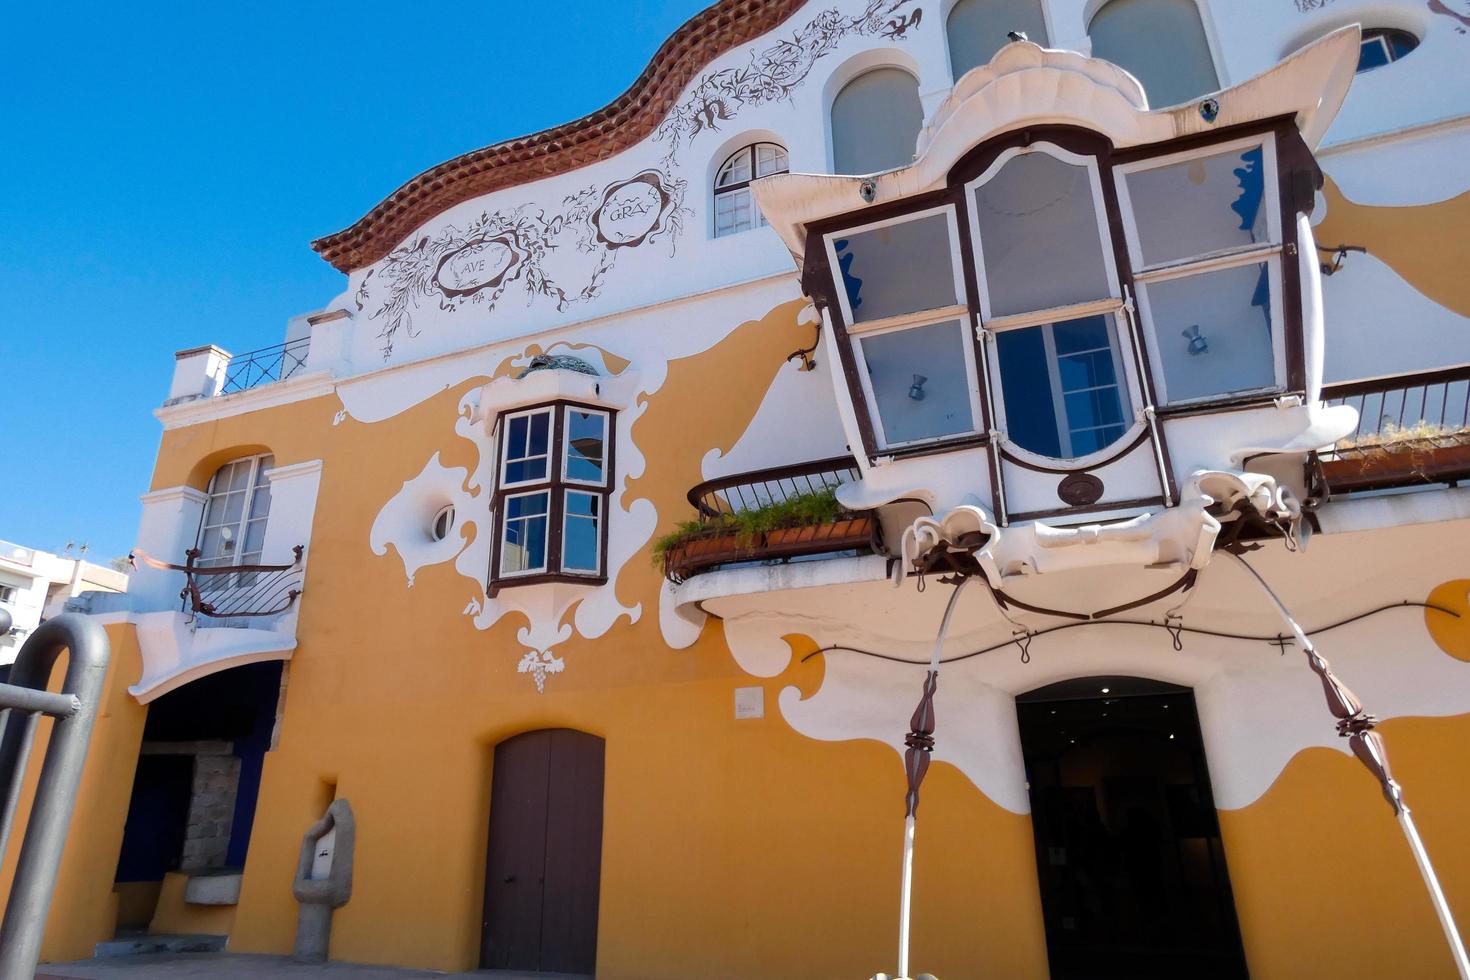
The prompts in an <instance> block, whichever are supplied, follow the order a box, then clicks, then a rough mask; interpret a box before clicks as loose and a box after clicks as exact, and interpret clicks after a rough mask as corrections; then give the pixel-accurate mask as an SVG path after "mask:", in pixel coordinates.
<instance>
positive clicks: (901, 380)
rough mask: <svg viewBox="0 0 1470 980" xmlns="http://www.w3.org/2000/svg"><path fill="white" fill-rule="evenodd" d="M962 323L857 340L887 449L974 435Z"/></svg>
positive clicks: (963, 324) (966, 349)
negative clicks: (950, 437) (962, 435)
mask: <svg viewBox="0 0 1470 980" xmlns="http://www.w3.org/2000/svg"><path fill="white" fill-rule="evenodd" d="M965 333H966V331H965V323H964V321H963V320H946V321H944V322H942V323H932V324H929V325H927V326H922V327H911V328H909V329H906V330H892V331H888V332H885V333H878V334H865V335H859V338H858V341H857V343H858V349H859V351H860V353H861V363H862V365H863V369H864V371H865V372H866V380H867V385H868V388H869V391H870V392H871V397H870V398H869V404H870V405H872V406H873V407H874V408H875V409H876V415H877V422H878V426H879V429H880V432H881V434H882V438H883V442H884V444H885V445H888V446H895V445H902V444H906V443H913V442H921V441H924V440H929V439H939V438H943V437H945V436H953V435H961V434H965V433H969V432H973V431H975V422H974V413H973V408H972V405H973V399H972V397H971V382H970V371H971V368H970V365H971V356H970V353H969V346H968V344H967V343H966V337H965Z"/></svg>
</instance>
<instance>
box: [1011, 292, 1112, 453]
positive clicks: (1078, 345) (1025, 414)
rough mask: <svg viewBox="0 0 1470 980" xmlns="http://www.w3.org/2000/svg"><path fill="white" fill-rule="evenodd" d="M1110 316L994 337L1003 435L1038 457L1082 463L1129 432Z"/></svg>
mask: <svg viewBox="0 0 1470 980" xmlns="http://www.w3.org/2000/svg"><path fill="white" fill-rule="evenodd" d="M1114 333H1115V327H1114V322H1113V318H1112V317H1111V316H1090V317H1084V318H1082V319H1078V320H1069V321H1066V322H1063V323H1056V324H1051V323H1044V324H1041V325H1039V326H1034V327H1024V328H1021V329H1016V330H1006V331H1003V332H1001V333H999V334H997V335H996V350H997V353H998V355H999V360H1000V375H1001V391H1002V394H1003V395H1004V404H1005V410H1006V430H1007V434H1008V435H1009V436H1010V438H1011V441H1012V442H1014V443H1015V444H1016V445H1018V446H1020V447H1021V448H1023V449H1028V450H1030V451H1031V452H1034V453H1039V454H1041V455H1043V456H1052V457H1073V456H1085V455H1087V454H1088V453H1092V452H1096V451H1097V450H1099V449H1102V448H1104V447H1106V446H1109V445H1111V444H1112V443H1113V442H1115V441H1116V440H1117V439H1119V438H1120V437H1121V436H1122V435H1123V433H1124V431H1126V429H1127V428H1128V419H1127V413H1126V411H1125V406H1126V404H1127V396H1126V395H1125V394H1124V392H1123V386H1122V377H1123V374H1122V367H1121V364H1120V363H1119V353H1118V346H1117V341H1116V339H1115V336H1114Z"/></svg>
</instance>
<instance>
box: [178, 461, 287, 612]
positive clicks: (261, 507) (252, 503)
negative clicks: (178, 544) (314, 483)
mask: <svg viewBox="0 0 1470 980" xmlns="http://www.w3.org/2000/svg"><path fill="white" fill-rule="evenodd" d="M275 465H276V458H275V457H274V456H272V455H270V454H265V455H261V456H247V457H246V458H245V459H237V460H234V461H232V462H229V463H226V464H225V465H223V466H221V467H220V468H219V469H218V470H216V471H215V474H214V476H213V477H212V478H210V481H209V490H208V500H207V501H206V502H205V505H204V516H203V517H202V518H201V519H200V522H199V539H198V544H197V545H196V547H197V548H198V549H199V561H198V562H197V564H198V565H199V567H201V568H218V567H220V566H223V565H258V564H260V553H261V550H262V548H263V547H264V545H265V525H266V520H267V519H268V518H269V517H270V511H271V485H270V480H269V479H268V478H267V476H266V474H268V473H269V472H270V470H271V468H272V467H273V466H275ZM236 579H239V580H240V581H236ZM248 584H250V582H249V579H248V577H247V574H241V575H239V576H236V575H210V576H206V577H205V579H204V587H212V588H216V589H223V588H230V587H233V586H237V585H240V586H243V585H248Z"/></svg>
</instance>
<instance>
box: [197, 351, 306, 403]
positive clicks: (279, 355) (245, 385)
mask: <svg viewBox="0 0 1470 980" xmlns="http://www.w3.org/2000/svg"><path fill="white" fill-rule="evenodd" d="M310 351H311V338H310V337H300V338H297V339H296V340H288V341H286V342H285V343H283V344H274V345H272V346H270V347H262V348H261V349H260V350H254V351H250V352H249V353H245V354H236V355H234V356H233V357H231V358H230V363H229V364H228V365H227V366H226V367H225V380H224V384H222V385H220V389H219V392H218V394H221V395H232V394H234V393H235V392H239V391H249V390H250V389H251V388H258V387H260V386H261V385H267V384H272V383H274V382H276V381H285V380H286V379H287V378H289V377H291V375H293V374H295V373H296V372H298V371H300V370H302V369H303V368H304V367H306V355H307V354H308V353H309V352H310Z"/></svg>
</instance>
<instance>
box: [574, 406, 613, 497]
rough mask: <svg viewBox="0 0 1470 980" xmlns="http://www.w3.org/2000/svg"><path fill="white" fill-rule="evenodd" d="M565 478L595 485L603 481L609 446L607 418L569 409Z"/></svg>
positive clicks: (597, 414) (597, 413) (594, 413)
mask: <svg viewBox="0 0 1470 980" xmlns="http://www.w3.org/2000/svg"><path fill="white" fill-rule="evenodd" d="M566 426H567V436H566V440H567V455H566V474H565V475H566V478H567V479H568V480H571V481H573V482H575V483H596V484H599V485H601V484H602V483H604V482H605V479H604V469H603V467H604V456H603V454H604V451H605V446H606V443H607V416H606V415H605V414H603V413H602V412H589V411H583V410H582V409H577V408H568V409H567V416H566Z"/></svg>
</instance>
